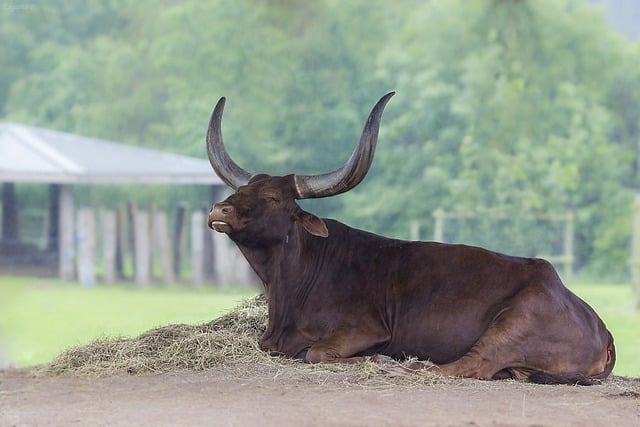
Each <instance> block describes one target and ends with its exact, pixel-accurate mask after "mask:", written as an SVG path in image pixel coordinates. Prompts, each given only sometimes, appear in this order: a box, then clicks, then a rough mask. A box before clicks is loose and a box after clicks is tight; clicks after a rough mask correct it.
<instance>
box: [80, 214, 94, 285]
mask: <svg viewBox="0 0 640 427" xmlns="http://www.w3.org/2000/svg"><path fill="white" fill-rule="evenodd" d="M76 236H77V239H78V259H77V261H78V280H79V282H80V283H81V284H82V285H83V286H85V287H87V288H90V287H92V286H93V285H94V283H95V257H94V250H95V215H94V212H93V210H92V209H88V208H84V209H80V210H79V211H78V224H77V234H76Z"/></svg>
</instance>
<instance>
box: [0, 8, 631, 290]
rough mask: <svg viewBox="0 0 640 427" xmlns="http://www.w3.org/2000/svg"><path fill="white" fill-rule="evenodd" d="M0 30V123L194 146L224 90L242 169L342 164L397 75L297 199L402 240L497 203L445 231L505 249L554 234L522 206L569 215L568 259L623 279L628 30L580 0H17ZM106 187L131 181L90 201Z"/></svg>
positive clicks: (533, 245) (2, 14) (229, 138)
mask: <svg viewBox="0 0 640 427" xmlns="http://www.w3.org/2000/svg"><path fill="white" fill-rule="evenodd" d="M0 38H1V39H2V44H0V64H1V67H0V119H1V120H3V121H15V122H22V123H29V124H34V125H39V126H44V127H49V128H53V129H58V130H63V131H67V132H74V133H78V134H82V135H90V136H96V137H101V138H105V139H111V140H115V141H121V142H125V143H129V144H137V145H142V146H146V147H149V148H155V149H160V150H166V151H171V152H175V153H179V154H185V155H192V156H198V157H201V158H205V157H206V155H205V147H204V134H205V131H206V126H207V123H208V118H209V115H210V112H211V109H212V107H213V105H214V103H215V102H216V101H217V99H218V98H219V97H220V96H227V98H228V101H227V108H226V111H225V118H224V120H223V127H224V135H225V141H226V142H227V145H228V148H229V151H230V153H231V155H232V157H234V158H235V159H236V161H237V162H238V163H240V164H241V165H243V166H244V167H245V168H247V169H249V170H252V171H254V172H263V171H264V172H269V173H272V174H284V173H290V172H292V171H296V172H300V173H317V172H325V171H328V170H330V169H333V168H335V167H338V166H340V165H341V164H342V162H344V161H345V160H346V158H347V157H348V156H349V154H350V152H351V150H352V149H353V146H354V144H355V143H356V141H357V138H358V136H359V134H360V131H361V129H362V126H363V124H364V120H365V118H366V115H367V113H368V111H369V109H370V108H371V107H372V106H373V104H374V103H375V102H376V101H377V99H378V98H379V97H380V96H381V95H383V94H384V93H386V92H388V91H390V90H396V91H397V92H398V94H397V95H396V97H394V98H393V99H392V101H391V102H390V104H389V106H388V107H387V111H386V112H385V116H384V118H383V127H382V130H381V139H380V143H379V145H378V153H377V156H376V160H375V161H374V165H373V167H372V169H371V172H370V174H369V176H368V177H367V179H366V180H365V181H364V182H363V184H361V186H360V187H359V188H358V189H356V190H354V191H352V192H350V193H348V194H346V195H341V196H338V197H335V198H331V199H326V200H313V201H305V202H303V203H304V204H305V207H307V208H308V209H310V210H313V211H314V212H316V213H318V214H321V215H328V216H333V217H336V218H339V219H341V220H342V221H344V222H346V223H348V224H350V225H353V226H356V227H359V228H364V229H368V230H372V231H375V232H380V233H384V234H386V235H391V236H397V237H401V238H407V237H409V223H410V222H411V221H412V220H416V219H417V220H420V221H421V223H422V236H421V237H422V238H430V237H431V236H432V233H433V218H432V213H433V211H435V210H436V209H438V208H443V209H445V210H449V211H474V212H479V213H480V217H489V216H490V215H491V214H493V213H500V214H502V215H507V216H508V217H509V218H511V219H512V221H477V222H476V223H473V224H468V225H467V226H466V228H465V229H466V231H465V233H464V235H461V236H460V237H459V238H460V240H464V241H466V242H470V243H476V242H483V244H486V245H488V246H490V247H491V248H492V249H496V250H504V251H509V252H515V253H517V254H519V255H530V253H529V252H530V251H537V250H538V249H539V250H540V251H544V250H546V249H545V248H544V247H543V246H544V245H546V243H540V242H541V239H542V240H544V236H549V235H550V237H551V238H555V237H557V234H558V231H557V230H553V229H551V230H545V229H544V228H542V227H543V225H544V224H542V223H541V222H540V221H538V220H536V219H535V215H536V214H557V213H565V212H570V211H573V212H575V215H576V227H575V232H576V233H575V236H576V244H575V249H576V263H577V264H576V265H577V266H578V267H580V268H582V267H586V270H585V271H586V272H587V273H588V274H593V275H599V276H603V277H606V278H610V279H619V278H624V277H626V274H627V273H626V272H627V270H628V268H627V261H628V253H629V251H628V245H629V237H630V236H629V234H630V222H631V221H630V207H629V206H630V203H631V196H632V194H633V192H634V190H636V189H637V188H638V186H639V184H640V182H639V181H640V176H639V174H640V172H639V168H640V164H639V161H640V158H639V149H640V146H639V145H640V45H639V44H638V43H635V44H634V43H631V42H629V41H627V40H625V39H624V38H623V37H622V36H620V35H618V34H616V33H615V32H613V30H611V29H610V28H608V27H607V25H606V19H605V17H604V15H603V13H602V11H600V10H599V9H595V8H592V7H590V6H589V5H588V3H587V1H586V0H447V1H435V0H434V1H424V0H402V1H397V2H386V1H380V0H353V1H349V2H341V1H338V0H317V1H313V2H298V1H294V0H262V1H248V0H213V1H207V2H202V1H199V0H158V1H147V2H139V1H136V0H105V1H101V0H66V1H64V2H50V1H47V0H29V1H28V2H26V1H25V2H22V1H18V0H16V1H14V2H8V3H6V4H5V5H4V7H3V8H0ZM114 191H115V193H116V196H118V197H123V198H124V197H126V196H127V195H126V191H133V190H131V189H125V190H111V191H105V192H103V193H99V192H98V193H96V194H98V196H92V197H93V198H92V200H91V202H92V203H95V204H107V203H110V202H111V201H112V200H113V197H114V194H113V192H114ZM118 191H121V192H122V194H118ZM135 191H136V192H139V193H140V194H142V195H144V196H146V197H147V198H148V199H149V200H156V201H157V200H164V199H175V196H174V195H172V194H171V193H169V191H172V190H167V189H163V188H160V189H152V190H138V189H136V190H135ZM105 194H108V197H107V196H105ZM184 197H186V198H189V199H191V200H190V202H191V203H193V204H195V205H203V204H209V203H210V202H212V200H209V195H208V193H207V191H206V189H194V190H192V191H190V192H188V193H186V194H185V195H184ZM105 199H106V200H105ZM552 245H553V243H552ZM539 247H540V248H539Z"/></svg>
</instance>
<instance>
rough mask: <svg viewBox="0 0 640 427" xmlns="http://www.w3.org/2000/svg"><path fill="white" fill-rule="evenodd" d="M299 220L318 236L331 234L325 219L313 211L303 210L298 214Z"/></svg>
mask: <svg viewBox="0 0 640 427" xmlns="http://www.w3.org/2000/svg"><path fill="white" fill-rule="evenodd" d="M297 219H298V221H300V223H302V226H303V227H304V229H305V230H307V231H308V232H309V233H311V234H313V235H314V236H318V237H327V236H328V235H329V230H328V229H327V225H326V224H325V223H324V221H323V220H322V219H320V218H318V217H317V216H315V215H314V214H312V213H309V212H306V211H302V212H300V214H299V215H298V218H297Z"/></svg>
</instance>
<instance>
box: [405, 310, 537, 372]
mask: <svg viewBox="0 0 640 427" xmlns="http://www.w3.org/2000/svg"><path fill="white" fill-rule="evenodd" d="M515 311H516V310H514V309H513V307H511V309H509V310H503V311H502V312H501V313H500V314H498V315H497V316H496V317H495V318H494V321H493V323H492V324H491V326H490V327H489V328H487V330H486V331H485V333H484V334H483V335H482V336H481V337H480V338H479V339H478V341H476V343H475V344H474V345H473V346H472V347H471V349H470V350H469V351H468V352H467V353H466V354H465V355H464V356H462V357H461V358H459V359H457V360H454V361H453V362H450V363H446V364H442V365H439V366H437V367H435V368H431V367H429V366H427V369H432V370H433V372H435V373H438V374H440V375H443V376H451V377H464V378H477V379H483V380H490V379H507V378H526V377H527V376H528V372H530V370H529V369H528V368H527V367H526V360H525V350H524V347H523V345H522V343H523V341H526V340H527V339H533V340H535V339H536V338H537V337H535V336H534V335H535V333H532V332H531V331H532V330H534V329H532V327H531V323H530V321H531V319H529V318H528V317H529V316H528V315H527V313H526V312H522V311H521V312H520V313H517V314H516V313H515ZM523 331H525V332H524V333H523ZM421 363H422V362H417V363H416V364H414V365H413V366H412V368H419V367H421V366H420V364H421Z"/></svg>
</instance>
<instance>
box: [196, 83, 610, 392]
mask: <svg viewBox="0 0 640 427" xmlns="http://www.w3.org/2000/svg"><path fill="white" fill-rule="evenodd" d="M391 96H393V93H389V94H387V95H385V96H384V97H382V99H380V101H378V103H377V104H376V105H375V107H374V108H373V110H372V111H371V114H370V115H369V118H368V119H367V122H366V124H365V127H364V130H363V131H362V135H361V137H360V141H359V142H358V145H357V147H356V148H355V150H354V152H353V154H352V155H351V157H350V158H349V160H348V161H347V163H346V164H345V165H344V166H342V167H341V168H339V169H337V170H335V171H332V172H329V173H325V174H320V175H297V174H292V175H287V176H270V175H264V174H259V175H253V174H251V173H250V172H247V171H245V170H244V169H242V168H241V167H240V166H238V165H237V164H236V163H235V162H234V161H233V160H232V159H231V158H230V157H229V155H228V154H227V152H226V150H225V147H224V144H223V142H222V133H221V120H222V111H223V109H224V104H225V99H224V98H222V99H220V101H218V104H217V105H216V106H215V109H214V110H213V114H212V116H211V121H210V123H209V129H208V131H207V150H208V155H209V160H210V161H211V165H212V166H213V169H214V170H215V171H216V173H217V174H218V175H219V176H220V178H221V179H222V180H223V181H224V182H225V183H226V184H228V185H229V186H230V187H232V188H233V189H234V190H235V194H233V195H231V196H230V197H228V198H227V199H226V200H224V201H223V202H220V203H216V204H215V205H214V206H213V208H212V209H211V212H210V214H209V218H208V223H209V226H210V227H211V228H213V229H215V230H216V231H218V232H221V233H226V234H227V235H228V236H229V238H230V239H231V240H233V241H234V242H235V243H236V244H237V245H238V247H239V248H240V250H241V251H242V253H243V254H244V256H245V257H246V259H247V260H248V261H249V263H250V264H251V267H252V268H253V269H254V270H255V272H256V273H257V275H258V276H259V277H260V279H261V280H262V282H263V284H264V290H265V293H266V295H267V299H268V306H269V308H268V313H269V320H268V325H267V328H266V331H265V332H264V334H263V335H262V337H261V339H260V347H261V348H262V349H263V350H265V351H268V352H271V353H272V354H279V355H285V356H288V357H293V358H300V359H303V360H306V361H307V362H310V363H316V362H356V361H360V360H363V359H365V358H366V357H369V356H375V357H374V359H376V358H377V359H378V360H381V359H383V358H385V356H386V357H391V358H394V359H403V358H406V357H408V356H415V357H417V358H418V359H419V360H425V361H426V360H428V361H431V362H433V363H435V364H436V365H435V366H434V365H433V364H427V363H421V362H416V363H415V364H414V365H413V366H412V367H413V368H419V367H430V369H433V370H434V372H438V373H440V374H442V375H447V376H460V377H470V378H481V379H504V378H518V379H529V380H530V381H534V382H542V383H580V384H591V383H594V382H596V380H599V379H603V378H606V377H607V376H608V375H609V374H610V373H611V371H612V369H613V365H614V363H615V349H614V345H613V337H612V335H611V333H609V331H608V330H607V329H606V327H605V325H604V323H603V322H602V320H601V319H600V318H599V317H598V315H597V314H596V313H595V312H594V310H593V309H592V308H591V307H590V306H589V305H587V304H586V303H585V302H584V301H582V300H581V299H580V298H578V297H577V296H576V295H574V294H573V293H572V292H571V291H569V290H568V289H567V288H566V287H565V286H564V285H563V283H562V281H561V280H560V278H559V277H558V275H557V273H556V271H555V270H554V268H553V267H552V266H551V264H549V263H548V262H547V261H544V260H541V259H535V258H518V257H513V256H507V255H502V254H499V253H495V252H491V251H488V250H485V249H482V248H478V247H472V246H465V245H452V244H442V243H434V242H409V241H403V240H396V239H390V238H387V237H382V236H378V235H376V234H372V233H368V232H366V231H362V230H358V229H355V228H351V227H349V226H347V225H345V224H342V223H340V222H338V221H335V220H332V219H326V218H318V217H317V216H315V215H314V214H312V213H309V212H306V211H304V210H302V209H301V208H300V207H299V206H298V204H297V203H296V199H306V198H316V197H329V196H333V195H336V194H339V193H343V192H345V191H349V190H350V189H352V188H353V187H355V186H356V185H358V183H360V181H362V179H363V178H364V177H365V175H366V174H367V171H368V169H369V166H370V165H371V162H372V160H373V154H374V151H375V147H376V142H377V139H378V129H379V126H380V119H381V117H382V112H383V110H384V107H385V105H386V104H387V102H388V101H389V99H390V98H391Z"/></svg>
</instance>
